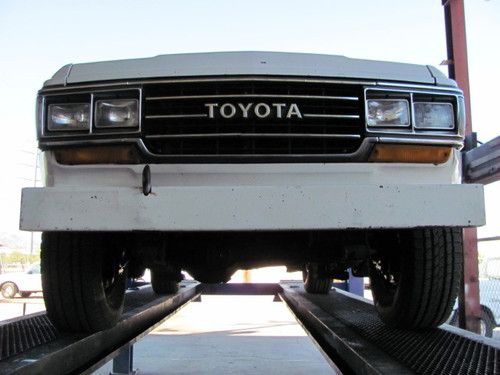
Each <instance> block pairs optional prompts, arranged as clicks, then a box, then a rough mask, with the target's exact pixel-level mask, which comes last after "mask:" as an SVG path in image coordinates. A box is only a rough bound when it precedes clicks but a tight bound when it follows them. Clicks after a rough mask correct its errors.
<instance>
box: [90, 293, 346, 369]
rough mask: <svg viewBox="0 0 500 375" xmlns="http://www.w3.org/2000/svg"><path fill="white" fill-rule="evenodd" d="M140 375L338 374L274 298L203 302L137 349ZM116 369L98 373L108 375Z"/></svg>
mask: <svg viewBox="0 0 500 375" xmlns="http://www.w3.org/2000/svg"><path fill="white" fill-rule="evenodd" d="M134 368H138V369H139V374H148V375H149V374H150V375H152V374H278V375H279V374H286V375H293V374H308V373H311V374H315V375H320V374H335V373H338V372H336V371H335V370H334V369H332V367H331V366H330V364H329V362H328V361H327V360H326V359H325V358H324V357H323V355H322V354H321V353H320V351H319V350H318V349H317V348H316V346H315V344H314V343H313V341H312V340H311V339H310V338H309V337H308V336H307V334H306V333H305V331H304V330H303V329H302V327H301V326H300V325H299V324H298V323H297V322H296V320H295V319H294V317H293V315H292V314H291V313H290V311H288V309H287V307H286V305H285V304H284V303H282V302H273V297H272V296H244V297H243V296H203V297H202V302H192V303H190V304H188V305H187V306H186V307H184V308H183V309H182V310H180V311H179V312H178V313H177V314H176V315H174V316H173V317H172V318H170V319H168V320H167V321H165V322H164V323H163V324H162V325H161V326H159V327H158V328H157V329H155V330H154V331H153V332H152V333H150V334H149V335H148V336H146V337H144V338H143V339H142V340H141V341H139V342H138V343H137V344H136V345H135V346H134ZM111 371H112V366H111V363H108V364H107V365H105V366H104V367H103V368H101V369H99V370H98V371H96V372H95V374H102V375H107V374H109V373H110V372H111Z"/></svg>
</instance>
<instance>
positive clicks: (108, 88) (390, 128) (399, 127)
mask: <svg viewBox="0 0 500 375" xmlns="http://www.w3.org/2000/svg"><path fill="white" fill-rule="evenodd" d="M464 122H465V120H464V100H463V96H462V92H461V91H460V90H459V89H458V88H457V86H456V83H455V82H454V81H452V80H450V79H448V78H447V77H446V76H444V75H443V74H442V73H441V72H440V71H439V70H437V69H436V68H433V67H431V66H420V65H412V64H399V63H388V62H379V61H368V60H358V59H350V58H346V57H342V56H326V55H311V54H292V53H272V52H228V53H200V54H180V55H165V56H157V57H153V58H145V59H133V60H123V61H110V62H97V63H86V64H70V65H66V66H64V67H63V68H61V69H60V70H59V71H58V72H56V73H55V75H54V76H53V77H52V78H51V79H49V80H48V81H47V82H45V84H44V86H43V87H42V89H41V90H40V91H39V93H38V100H37V130H38V140H39V147H40V149H41V150H42V151H43V153H42V154H43V158H44V170H45V172H44V173H45V187H43V188H26V189H24V190H23V194H22V204H21V220H20V227H21V229H23V230H29V231H43V236H42V274H43V287H44V296H45V302H46V306H47V312H48V314H49V316H50V317H51V319H52V320H53V321H54V323H55V324H56V325H57V326H58V327H59V328H61V329H63V330H69V331H96V330H101V329H104V328H106V327H110V326H112V325H113V324H114V323H115V322H116V321H117V319H118V318H119V317H120V314H121V310H122V306H123V297H124V289H125V278H126V277H127V276H128V277H137V276H139V275H140V274H141V273H143V272H144V269H145V268H150V269H151V271H152V283H153V288H154V290H155V291H156V292H157V293H172V292H175V290H176V288H177V283H178V281H180V280H181V278H182V276H181V270H186V271H188V272H189V273H190V274H191V275H192V276H193V277H194V278H195V279H197V280H199V281H202V282H210V283H219V282H226V281H227V280H229V278H230V277H231V275H232V273H233V272H234V271H235V270H237V269H241V268H243V269H248V268H252V267H260V266H267V265H286V266H287V267H288V269H290V270H302V271H303V273H304V283H305V289H306V291H307V292H310V293H328V291H329V290H330V287H331V279H332V278H340V279H342V278H345V277H346V275H347V273H346V270H347V269H351V270H352V271H353V273H354V274H355V275H358V276H369V277H370V279H371V284H372V289H373V293H374V299H375V307H376V309H377V311H378V313H379V315H380V317H381V319H382V320H384V321H385V322H386V323H387V324H391V325H393V326H398V327H407V328H419V327H429V326H436V325H439V324H440V323H442V322H443V321H445V320H446V319H447V317H448V316H449V315H450V311H451V309H452V307H453V303H454V300H455V297H456V292H457V290H456V289H457V285H458V280H459V278H460V271H461V264H462V228H463V227H468V226H478V225H482V224H484V198H483V190H482V186H480V185H472V184H471V185H464V184H461V162H460V160H461V159H460V149H461V148H462V147H463V141H464Z"/></svg>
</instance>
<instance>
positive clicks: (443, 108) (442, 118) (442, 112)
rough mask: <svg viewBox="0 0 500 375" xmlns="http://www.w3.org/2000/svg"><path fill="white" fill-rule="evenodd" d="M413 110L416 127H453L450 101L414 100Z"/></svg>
mask: <svg viewBox="0 0 500 375" xmlns="http://www.w3.org/2000/svg"><path fill="white" fill-rule="evenodd" d="M413 110H414V112H415V128H417V129H453V128H454V127H455V116H454V115H453V105H452V104H451V103H426V102H416V103H414V104H413Z"/></svg>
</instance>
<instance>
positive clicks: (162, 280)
mask: <svg viewBox="0 0 500 375" xmlns="http://www.w3.org/2000/svg"><path fill="white" fill-rule="evenodd" d="M176 274H177V275H180V271H178V272H172V271H171V270H170V269H169V267H154V268H151V286H152V287H153V291H154V292H155V293H156V294H175V293H177V292H178V291H179V280H178V277H177V275H176Z"/></svg>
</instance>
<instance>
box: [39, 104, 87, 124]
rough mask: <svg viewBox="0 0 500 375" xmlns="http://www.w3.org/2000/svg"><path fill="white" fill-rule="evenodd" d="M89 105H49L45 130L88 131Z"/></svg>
mask: <svg viewBox="0 0 500 375" xmlns="http://www.w3.org/2000/svg"><path fill="white" fill-rule="evenodd" d="M89 128H90V104H88V103H72V104H50V105H49V110H48V115H47V129H48V130H50V131H75V130H89Z"/></svg>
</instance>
